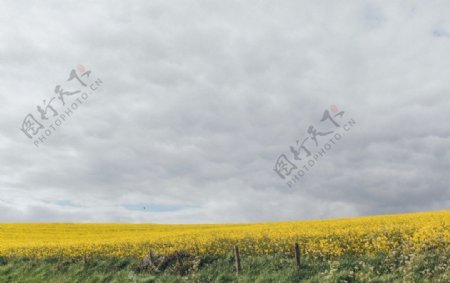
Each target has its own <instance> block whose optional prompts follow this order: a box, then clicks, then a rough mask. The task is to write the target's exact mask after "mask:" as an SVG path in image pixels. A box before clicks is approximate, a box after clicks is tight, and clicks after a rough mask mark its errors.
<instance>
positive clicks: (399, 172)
mask: <svg viewBox="0 0 450 283" xmlns="http://www.w3.org/2000/svg"><path fill="white" fill-rule="evenodd" d="M449 8H450V4H448V3H447V4H445V3H443V2H440V1H432V2H430V3H428V2H427V3H421V2H420V1H417V2H415V3H414V2H397V3H383V5H380V4H379V3H377V2H375V1H350V2H346V4H345V5H343V4H342V3H338V2H336V1H326V2H320V3H319V2H306V1H305V2H303V1H283V2H282V3H279V2H276V3H275V1H171V2H167V1H132V2H131V3H130V2H125V1H113V2H111V1H96V2H95V3H87V2H82V1H72V2H67V1H65V2H64V3H63V2H58V1H46V2H45V3H39V4H38V2H35V3H34V4H32V5H30V4H29V2H26V1H3V2H1V3H0V21H1V25H0V42H1V43H0V62H1V64H0V73H1V74H2V76H1V77H0V81H1V83H0V103H1V105H2V109H3V111H2V114H1V119H0V159H1V160H2V162H1V163H0V211H2V213H1V214H0V221H3V222H15V221H59V222H67V221H92V222H114V221H123V222H161V223H206V222H208V223H209V222H244V221H245V222H246V221H278V220H293V219H312V218H326V217H345V216H353V215H366V214H384V213H397V212H409V211H423V210H437V209H448V208H449V207H450V190H449V188H448V184H449V183H450V177H449V176H450V175H449V174H448V172H449V169H450V146H449V145H450V127H449V126H448V121H449V120H450V112H449V110H450V100H449V99H448V95H449V93H450V85H449V84H448V77H449V75H450V55H449V53H448V50H449V48H450V35H449V34H450V19H449V18H448V17H447V15H446V14H445V13H444V12H445V11H448V9H449ZM78 64H82V65H84V66H86V68H87V69H89V70H91V71H92V73H91V79H92V78H94V77H95V78H101V80H102V81H103V84H102V86H101V89H100V90H99V91H97V92H95V93H94V94H92V95H90V97H89V100H87V101H85V102H84V103H83V104H82V105H80V106H79V109H77V110H76V111H75V112H74V114H73V115H72V116H71V117H70V119H68V120H67V121H66V122H65V123H64V124H63V125H62V126H61V127H59V128H58V129H57V130H56V131H55V132H53V133H52V135H51V136H50V137H48V139H47V140H46V141H45V143H44V144H41V145H40V146H39V147H36V146H35V145H34V144H33V142H32V141H31V140H29V139H28V138H27V137H26V136H25V135H24V133H23V132H22V131H20V127H21V126H22V121H23V120H24V118H25V116H26V115H27V114H28V113H32V114H33V115H35V117H39V112H37V111H36V106H37V105H42V101H43V100H44V99H45V100H47V101H48V100H49V99H51V98H52V97H54V96H55V93H54V89H55V86H56V85H58V84H60V85H63V86H64V84H66V85H67V84H68V82H67V81H66V80H67V78H68V76H69V73H70V71H71V70H72V69H76V66H77V65H78ZM71 83H72V82H71ZM56 103H57V102H55V105H56ZM331 105H336V106H337V107H338V108H339V110H343V111H345V115H344V117H345V119H350V118H353V119H354V120H355V121H356V125H355V127H354V128H352V130H351V132H349V133H348V134H347V135H346V136H345V137H344V138H343V139H342V140H340V141H339V142H338V143H336V144H335V145H334V146H333V148H332V149H331V150H330V151H328V152H327V153H326V156H324V157H322V158H321V159H320V160H319V161H318V162H317V163H316V164H315V166H314V168H312V169H311V170H310V171H309V172H308V174H306V175H305V176H304V177H302V178H301V179H300V181H298V182H297V183H296V184H295V185H294V186H293V187H292V188H289V187H288V186H286V180H282V179H281V178H280V177H279V176H278V175H277V174H276V173H275V172H274V170H273V168H274V166H275V161H276V160H277V158H278V156H279V155H280V154H282V153H285V154H286V156H287V157H288V158H289V159H291V161H294V160H293V156H292V154H291V152H290V150H289V147H290V146H294V145H295V143H296V140H298V139H300V138H304V137H307V136H308V133H307V129H308V127H309V126H310V125H316V126H317V127H319V126H320V125H321V123H320V122H319V120H320V119H321V118H322V114H323V112H324V110H326V109H329V107H330V106H331ZM319 139H320V137H319Z"/></svg>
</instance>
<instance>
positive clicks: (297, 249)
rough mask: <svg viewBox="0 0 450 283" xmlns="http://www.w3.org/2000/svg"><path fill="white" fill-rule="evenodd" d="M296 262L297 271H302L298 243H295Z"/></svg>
mask: <svg viewBox="0 0 450 283" xmlns="http://www.w3.org/2000/svg"><path fill="white" fill-rule="evenodd" d="M294 249H295V262H296V264H297V269H298V270H300V248H299V247H298V243H295V246H294Z"/></svg>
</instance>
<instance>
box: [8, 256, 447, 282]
mask: <svg viewBox="0 0 450 283" xmlns="http://www.w3.org/2000/svg"><path fill="white" fill-rule="evenodd" d="M449 260H450V257H449V256H448V255H447V254H445V253H442V252H437V251H428V252H426V253H422V254H417V255H403V254H396V253H395V252H393V253H390V254H379V255H377V256H372V257H362V256H342V257H338V258H334V259H328V260H325V259H317V258H316V259H313V258H303V259H302V266H301V269H300V270H299V271H298V270H297V269H296V267H295V262H294V260H293V259H292V258H291V257H287V256H285V255H274V256H268V255H266V256H243V257H242V269H243V270H242V272H241V274H240V275H239V282H241V283H242V282H449V280H450V269H449V264H450V262H449ZM0 282H33V283H37V282H238V280H237V276H236V273H235V271H234V259H233V256H232V255H231V254H230V255H227V256H221V257H194V256H189V255H187V254H184V255H183V254H180V255H178V256H172V257H162V258H155V259H153V262H152V263H151V264H150V263H149V262H145V261H142V260H138V259H136V258H112V257H109V258H56V257H53V258H46V259H31V258H6V257H2V258H0Z"/></svg>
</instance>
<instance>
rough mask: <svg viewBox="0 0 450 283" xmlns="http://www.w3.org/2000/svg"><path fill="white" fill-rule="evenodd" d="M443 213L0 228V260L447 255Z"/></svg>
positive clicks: (449, 233) (449, 235) (449, 216)
mask: <svg viewBox="0 0 450 283" xmlns="http://www.w3.org/2000/svg"><path fill="white" fill-rule="evenodd" d="M449 225H450V211H438V212H426V213H411V214H400V215H385V216H372V217H358V218H349V219H335V220H315V221H293V222H274V223H255V224H217V225H215V224H211V225H160V224H50V223H49V224H0V256H30V257H37V258H42V257H48V256H69V257H82V256H93V255H102V256H120V257H122V256H137V257H144V256H145V255H146V254H147V253H148V252H149V251H150V250H151V251H152V252H153V253H154V254H170V253H173V252H175V251H180V252H181V251H183V252H188V253H192V254H201V255H204V254H210V255H223V254H226V253H229V252H230V251H231V250H232V247H233V245H235V244H238V245H239V248H240V250H241V253H243V254H258V255H261V254H273V253H285V254H290V253H292V245H293V243H294V242H298V243H299V244H300V246H301V253H302V254H304V255H305V254H307V255H310V256H315V257H322V256H323V257H333V256H340V255H343V254H359V255H361V254H366V255H373V254H376V253H378V252H388V251H391V250H398V251H401V252H420V251H425V250H429V249H440V250H443V251H444V252H445V251H446V252H447V253H448V252H450V250H449V246H450V245H449V244H450V228H449V227H450V226H449Z"/></svg>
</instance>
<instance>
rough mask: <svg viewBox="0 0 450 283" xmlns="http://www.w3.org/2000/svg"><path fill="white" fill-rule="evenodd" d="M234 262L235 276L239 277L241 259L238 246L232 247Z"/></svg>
mask: <svg viewBox="0 0 450 283" xmlns="http://www.w3.org/2000/svg"><path fill="white" fill-rule="evenodd" d="M234 261H235V264H236V274H237V275H239V273H240V272H241V258H240V256H239V248H238V246H234Z"/></svg>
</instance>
